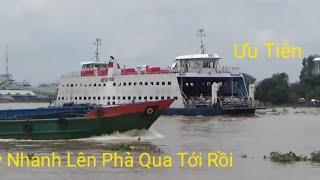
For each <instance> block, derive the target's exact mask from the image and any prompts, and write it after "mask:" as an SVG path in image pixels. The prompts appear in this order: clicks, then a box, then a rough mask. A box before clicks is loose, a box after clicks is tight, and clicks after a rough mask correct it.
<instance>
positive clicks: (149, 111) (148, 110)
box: [146, 107, 155, 116]
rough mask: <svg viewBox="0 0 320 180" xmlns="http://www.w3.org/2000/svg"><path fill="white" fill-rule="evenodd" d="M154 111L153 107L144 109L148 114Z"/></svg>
mask: <svg viewBox="0 0 320 180" xmlns="http://www.w3.org/2000/svg"><path fill="white" fill-rule="evenodd" d="M154 112H155V109H154V108H153V107H148V108H147V109H146V114H147V115H148V116H151V115H152V114H153V113H154Z"/></svg>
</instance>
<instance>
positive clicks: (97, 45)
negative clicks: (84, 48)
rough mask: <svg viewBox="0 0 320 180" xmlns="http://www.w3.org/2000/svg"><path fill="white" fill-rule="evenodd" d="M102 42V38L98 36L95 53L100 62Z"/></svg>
mask: <svg viewBox="0 0 320 180" xmlns="http://www.w3.org/2000/svg"><path fill="white" fill-rule="evenodd" d="M101 42H102V39H100V38H96V41H95V42H94V43H93V44H94V45H95V46H96V52H95V53H94V54H95V58H96V61H97V62H99V60H100V58H99V46H101Z"/></svg>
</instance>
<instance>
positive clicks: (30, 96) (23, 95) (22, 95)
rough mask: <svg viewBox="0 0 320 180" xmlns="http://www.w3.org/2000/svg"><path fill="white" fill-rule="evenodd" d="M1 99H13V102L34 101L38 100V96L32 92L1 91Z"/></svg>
mask: <svg viewBox="0 0 320 180" xmlns="http://www.w3.org/2000/svg"><path fill="white" fill-rule="evenodd" d="M0 97H6V99H12V100H13V101H30V100H31V101H32V100H35V99H37V95H36V94H35V93H34V92H33V91H30V90H0Z"/></svg>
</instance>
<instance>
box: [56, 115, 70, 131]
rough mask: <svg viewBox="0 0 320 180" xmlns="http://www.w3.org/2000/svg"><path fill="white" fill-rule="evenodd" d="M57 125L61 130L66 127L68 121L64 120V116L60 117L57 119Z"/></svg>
mask: <svg viewBox="0 0 320 180" xmlns="http://www.w3.org/2000/svg"><path fill="white" fill-rule="evenodd" d="M58 127H59V128H60V129H62V130H64V129H67V127H68V121H67V120H66V118H63V117H61V118H59V119H58Z"/></svg>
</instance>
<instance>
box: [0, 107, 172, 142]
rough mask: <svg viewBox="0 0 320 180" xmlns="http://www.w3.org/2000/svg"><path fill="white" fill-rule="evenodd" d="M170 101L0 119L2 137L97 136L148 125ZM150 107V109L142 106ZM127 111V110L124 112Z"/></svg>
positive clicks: (148, 126) (58, 137)
mask: <svg viewBox="0 0 320 180" xmlns="http://www.w3.org/2000/svg"><path fill="white" fill-rule="evenodd" d="M171 103H172V101H164V102H160V103H159V102H156V103H154V102H152V103H149V104H148V103H139V104H132V105H121V106H118V107H111V108H106V109H103V110H102V111H100V112H99V113H100V115H99V116H100V117H97V111H96V110H94V111H92V112H90V113H88V114H87V115H86V116H85V117H73V118H50V119H30V120H0V138H2V139H34V140H53V139H76V138H87V137H91V136H101V135H104V134H110V133H113V132H116V131H117V132H124V131H128V130H132V129H149V128H150V126H151V125H152V124H153V123H154V122H155V121H156V120H157V118H158V117H159V116H160V115H161V113H163V112H164V109H165V108H166V107H168V106H169V105H170V104H171ZM148 107H154V108H153V112H152V113H147V112H146V108H148ZM128 112H129V113H128Z"/></svg>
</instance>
